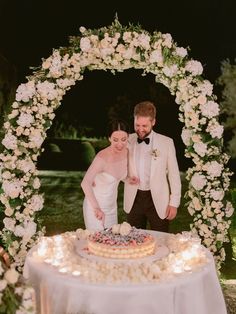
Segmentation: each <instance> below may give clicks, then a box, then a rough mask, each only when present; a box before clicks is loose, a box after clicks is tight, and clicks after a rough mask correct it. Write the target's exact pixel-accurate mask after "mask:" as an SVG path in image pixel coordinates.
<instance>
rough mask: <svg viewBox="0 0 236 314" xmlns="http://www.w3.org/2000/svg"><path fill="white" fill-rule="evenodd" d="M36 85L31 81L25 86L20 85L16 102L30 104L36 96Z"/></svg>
mask: <svg viewBox="0 0 236 314" xmlns="http://www.w3.org/2000/svg"><path fill="white" fill-rule="evenodd" d="M35 92H36V90H35V83H34V81H29V82H27V83H25V84H20V85H19V87H18V88H17V90H16V100H17V101H23V102H28V101H29V100H30V99H31V98H32V97H33V96H34V95H35Z"/></svg>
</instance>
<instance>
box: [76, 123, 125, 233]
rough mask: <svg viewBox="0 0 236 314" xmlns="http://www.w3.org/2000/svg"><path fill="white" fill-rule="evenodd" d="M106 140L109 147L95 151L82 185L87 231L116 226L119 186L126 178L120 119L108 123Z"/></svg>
mask: <svg viewBox="0 0 236 314" xmlns="http://www.w3.org/2000/svg"><path fill="white" fill-rule="evenodd" d="M108 137H109V141H110V145H109V146H108V147H106V148H104V149H103V150H101V151H100V152H98V154H97V155H96V156H95V158H94V160H93V162H92V164H91V165H90V167H89V168H88V170H87V172H86V174H85V176H84V178H83V180H82V182H81V187H82V189H83V191H84V194H85V198H84V202H83V215H84V222H85V227H86V229H90V230H101V229H104V228H108V227H111V226H112V225H113V224H117V222H118V218H117V194H118V185H119V183H120V181H121V180H124V179H125V178H126V177H127V157H128V156H127V155H128V149H127V141H128V128H127V126H126V124H125V123H124V122H122V121H119V120H117V121H113V122H111V123H110V125H109V130H108Z"/></svg>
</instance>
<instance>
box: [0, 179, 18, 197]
mask: <svg viewBox="0 0 236 314" xmlns="http://www.w3.org/2000/svg"><path fill="white" fill-rule="evenodd" d="M2 189H3V191H4V192H5V194H6V195H7V196H9V197H10V198H17V197H19V195H20V194H21V193H22V182H21V181H19V180H18V179H15V180H11V181H8V180H6V181H3V183H2Z"/></svg>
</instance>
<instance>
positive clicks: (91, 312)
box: [24, 250, 227, 314]
mask: <svg viewBox="0 0 236 314" xmlns="http://www.w3.org/2000/svg"><path fill="white" fill-rule="evenodd" d="M31 253H32V250H31V252H30V253H29V254H28V256H27V258H26V262H25V266H24V276H25V278H27V279H28V280H29V282H30V283H31V284H32V285H33V286H34V287H35V290H36V297H37V306H38V313H42V314H133V313H134V314H144V313H148V314H227V311H226V306H225V301H224V297H223V294H222V290H221V287H220V284H219V281H218V277H217V274H216V270H215V265H214V261H213V258H212V257H211V255H210V254H209V257H210V262H209V263H207V264H206V265H205V266H204V267H202V268H201V269H200V270H198V271H197V272H194V273H187V274H185V275H184V276H180V277H177V278H172V279H171V280H168V281H161V282H158V283H150V284H149V283H146V284H136V285H135V284H122V285H121V284H119V285H117V284H116V285H111V284H110V285H109V284H88V283H83V282H82V281H81V279H80V278H79V277H75V276H72V275H68V274H62V273H59V272H58V271H57V269H56V268H54V267H53V266H51V265H48V264H46V263H41V262H37V261H36V260H35V259H34V258H33V257H32V256H31Z"/></svg>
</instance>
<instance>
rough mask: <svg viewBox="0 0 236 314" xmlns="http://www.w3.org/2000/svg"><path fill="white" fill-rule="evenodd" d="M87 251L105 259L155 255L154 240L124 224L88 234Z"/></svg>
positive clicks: (148, 234) (148, 235) (145, 233)
mask: <svg viewBox="0 0 236 314" xmlns="http://www.w3.org/2000/svg"><path fill="white" fill-rule="evenodd" d="M88 250H89V252H90V253H92V254H94V255H96V256H102V257H106V258H118V259H135V258H142V257H146V256H149V255H153V254H154V253H155V238H154V237H153V236H152V235H151V234H150V233H148V232H146V231H144V230H141V229H136V228H135V227H131V226H130V225H129V224H128V223H126V222H124V223H122V224H120V225H119V224H118V225H114V226H112V227H111V228H107V229H105V230H102V231H96V232H94V233H93V234H90V235H89V237H88Z"/></svg>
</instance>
